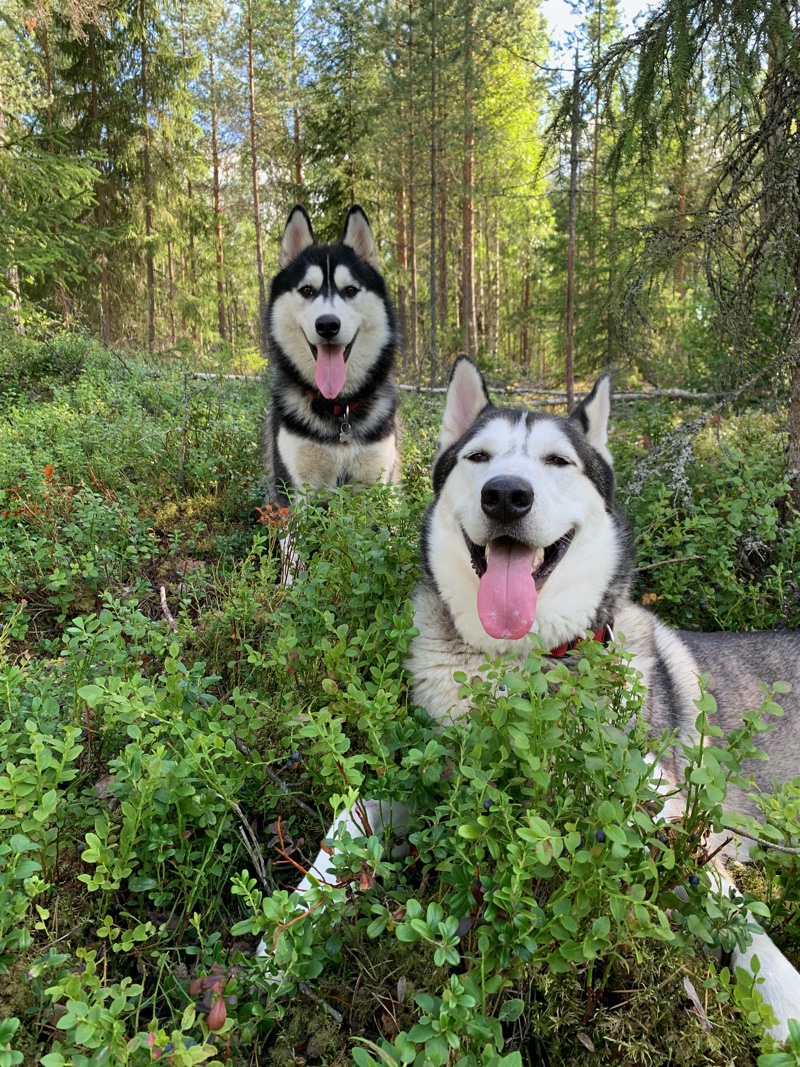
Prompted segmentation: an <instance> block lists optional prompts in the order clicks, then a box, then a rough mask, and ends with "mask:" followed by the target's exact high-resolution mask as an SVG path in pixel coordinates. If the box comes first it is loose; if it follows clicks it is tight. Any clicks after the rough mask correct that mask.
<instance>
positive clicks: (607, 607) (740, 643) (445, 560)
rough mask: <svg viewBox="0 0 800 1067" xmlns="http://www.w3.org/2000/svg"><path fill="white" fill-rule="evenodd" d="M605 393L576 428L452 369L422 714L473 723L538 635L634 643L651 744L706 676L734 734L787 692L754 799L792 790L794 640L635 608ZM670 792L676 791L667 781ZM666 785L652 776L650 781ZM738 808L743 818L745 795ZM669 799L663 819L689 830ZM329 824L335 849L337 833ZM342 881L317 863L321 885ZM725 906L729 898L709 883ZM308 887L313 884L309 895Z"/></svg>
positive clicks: (436, 472) (781, 987)
mask: <svg viewBox="0 0 800 1067" xmlns="http://www.w3.org/2000/svg"><path fill="white" fill-rule="evenodd" d="M609 409H610V379H609V378H608V377H607V376H605V377H603V378H601V379H600V380H599V381H598V382H597V384H596V385H595V387H594V389H593V390H592V392H591V393H590V395H589V396H588V397H587V398H586V399H585V400H584V401H583V402H582V403H581V404H580V405H579V406H578V407H577V408H576V410H575V411H574V412H573V413H572V415H570V416H569V417H568V418H561V417H558V416H554V415H546V414H532V413H531V412H528V411H524V410H519V409H510V408H498V407H494V406H493V405H492V404H491V403H490V401H489V398H488V396H487V393H486V389H485V386H484V382H483V379H482V377H481V375H480V372H479V371H478V369H477V367H476V366H475V365H474V364H473V363H471V362H470V361H469V360H468V359H466V358H464V357H462V358H461V359H459V360H458V361H457V362H456V364H455V367H454V369H453V374H452V378H451V381H450V387H449V389H448V393H447V398H446V402H445V410H444V417H443V422H442V427H441V431H440V434H439V451H438V455H437V458H436V461H435V463H434V468H433V488H434V500H433V502H432V504H431V505H430V507H429V509H428V511H427V514H426V517H425V522H424V527H423V534H422V555H423V568H424V576H423V579H422V581H421V583H420V585H419V587H418V589H417V592H416V595H415V601H414V603H415V619H414V625H415V627H416V629H417V630H418V631H419V636H418V637H416V638H415V639H414V642H413V644H412V648H411V656H410V661H409V663H408V667H409V669H410V671H411V675H412V679H413V685H414V689H413V692H414V699H415V701H416V702H417V703H418V704H420V705H421V706H422V707H424V708H425V709H426V710H427V711H428V712H429V714H430V715H431V716H433V717H434V718H435V719H439V720H441V721H443V722H444V721H449V720H450V719H451V718H452V717H453V716H454V715H455V716H458V715H459V714H460V713H463V712H465V711H466V710H467V708H466V707H465V706H464V703H463V701H462V699H461V697H460V696H459V690H460V688H461V687H460V685H459V683H458V682H456V681H455V680H454V678H453V675H454V674H455V672H457V671H458V672H465V673H466V674H467V676H468V677H471V676H474V675H480V674H481V667H482V666H483V665H485V663H486V662H487V660H491V659H494V658H495V657H496V656H498V655H501V654H509V653H510V654H512V655H513V656H514V657H516V658H518V659H519V661H520V662H522V663H524V661H525V659H526V658H527V654H528V652H529V650H530V648H531V644H532V635H535V636H536V638H537V639H538V640H539V641H540V643H541V644H542V645H543V646H544V647H545V648H548V649H551V650H552V653H551V654H552V655H554V656H561V655H564V654H565V652H568V651H569V650H570V649H571V648H572V646H573V644H574V642H575V641H576V640H579V639H580V638H582V637H583V636H584V635H585V633H586V632H587V631H594V633H595V636H596V637H597V638H598V639H601V638H603V637H604V635H605V634H607V633H610V632H611V631H612V628H613V631H614V632H616V633H617V634H619V635H621V636H623V637H624V639H625V646H626V648H627V651H628V652H630V653H633V657H634V658H633V666H634V667H635V668H636V669H637V670H638V671H640V672H641V674H642V677H643V681H644V684H645V685H646V687H647V689H648V697H647V699H646V703H645V708H644V716H645V721H646V722H648V723H649V725H650V726H651V727H652V728H653V729H654V730H655V731H656V732H657V733H659V734H660V733H662V732H663V731H672V730H677V731H678V734H679V736H681V737H683V738H686V739H689V738H691V737H693V735H694V724H695V720H696V718H697V707H696V705H695V701H696V700H697V699H698V697H699V695H700V690H699V685H698V676H699V675H700V674H702V673H706V672H710V673H712V675H713V679H714V682H713V687H712V691H713V693H714V696H715V698H716V700H717V704H718V716H717V717H716V719H715V722H717V723H718V724H719V725H720V726H721V727H722V729H723V731H725V732H726V733H727V732H728V731H730V730H731V729H733V728H734V727H735V726H737V725H738V724H739V723H740V722H741V716H742V714H743V713H744V712H745V711H746V710H748V709H751V708H757V707H759V706H760V704H761V702H762V700H763V693H762V690H761V688H760V685H759V683H760V682H761V681H764V682H767V683H772V682H774V681H778V680H780V681H783V682H786V683H788V684H789V685H790V686H791V690H790V692H789V694H788V695H786V696H784V697H783V698H782V703H783V705H784V708H785V711H786V714H785V716H784V717H783V718H781V719H779V720H778V726H777V729H776V730H774V732H771V733H766V734H763V735H759V743H760V744H761V746H762V747H763V748H764V749H765V751H766V752H767V754H768V755H769V762H768V763H762V762H758V763H757V764H756V766H755V768H754V770H755V775H756V779H757V781H758V782H759V784H761V785H763V786H764V787H768V786H769V784H770V782H771V780H774V779H777V780H779V781H786V780H787V779H789V778H791V777H793V776H794V775H795V774H797V773H798V772H799V771H800V634H793V633H752V634H697V633H684V632H680V631H676V630H672V629H670V628H669V627H667V626H665V625H664V624H663V623H661V622H660V621H659V620H658V619H657V618H656V617H655V616H654V615H652V614H651V613H650V612H648V611H647V610H645V609H644V608H642V607H640V606H639V605H637V604H635V603H633V602H632V601H631V599H630V586H631V577H632V573H633V567H634V561H633V553H632V544H631V538H630V534H629V532H628V527H627V524H626V523H625V520H624V519H623V518H622V517H621V516H620V514H619V513H618V512H617V511H616V510H615V508H614V471H613V466H612V460H611V456H610V453H609V451H608V448H607V430H608V417H609ZM659 771H660V775H661V780H662V786H663V789H664V791H665V792H669V787H670V783H673V782H675V781H676V779H678V778H679V773H678V769H677V768H676V767H674V766H666V765H664V766H660V768H659ZM656 773H658V772H656ZM728 804H729V805H730V806H731V807H732V808H733V809H734V810H748V801H747V800H746V798H745V797H744V796H743V794H742V793H741V792H737V791H731V792H730V793H729V795H728ZM363 808H364V809H365V811H362V812H361V813H360V814H359V817H358V818H355V817H354V816H353V815H352V814H351V815H349V816H343V817H342V819H341V820H340V821H339V823H338V824H337V825H340V826H342V827H345V828H346V829H347V830H348V831H349V832H350V833H351V834H352V835H353V836H359V835H361V834H363V829H362V827H363V821H364V814H366V815H367V817H368V819H369V823H370V828H371V829H372V831H373V832H374V833H379V832H380V829H381V827H382V826H383V825H384V824H385V823H386V822H387V820H388V819H391V821H392V823H393V824H394V827H395V828H397V827H398V825H400V826H402V824H403V823H404V822H405V818H406V817H405V813H404V811H403V810H402V807H401V806H400V805H398V804H388V803H383V804H379V803H377V802H374V801H373V802H371V803H370V802H367V804H365V805H363ZM680 815H681V810H680V805H679V802H678V801H677V800H676V799H673V798H670V799H669V800H668V801H667V804H666V805H665V809H664V811H663V813H662V817H663V818H666V819H670V818H679V817H680ZM337 825H335V826H334V827H333V828H332V830H331V832H330V834H329V837H334V836H335V835H336V834H337ZM331 872H332V866H331V864H330V861H329V859H328V856H327V854H326V853H325V852H321V853H320V855H319V857H318V859H317V861H316V863H315V865H314V867H313V868H312V873H313V875H314V876H315V877H317V878H324V877H325V876H326V874H330V873H331ZM714 873H715V876H717V877H718V878H719V881H720V883H721V887H722V888H723V889H724V890H725V891H727V890H728V889H729V888H731V885H732V883H731V882H730V881H729V879H728V877H727V875H726V874H725V873H724V869H723V868H722V867H721V866H720V867H719V868H718V869H717V870H716V871H715V872H714ZM310 884H311V882H310V880H309V879H308V877H307V878H306V879H304V881H303V882H302V883H301V885H300V886H299V887H298V888H299V889H300V891H301V892H302V891H304V890H305V889H307V888H308V887H309V886H310ZM755 954H757V955H758V957H759V961H760V963H761V973H762V975H763V976H764V978H765V982H764V984H763V985H762V986H761V993H762V995H763V996H764V999H765V1000H766V1001H767V1002H768V1003H770V1004H771V1006H772V1009H773V1011H774V1012H775V1015H776V1018H777V1019H778V1026H777V1027H776V1028H775V1031H774V1033H775V1036H776V1037H778V1038H784V1037H785V1036H786V1035H787V1033H788V1020H789V1019H790V1018H800V974H798V972H797V971H796V970H795V969H794V967H793V966H792V965H791V964H790V963H789V961H788V960H787V959H786V958H785V957H784V956H783V955H782V953H781V952H780V951H779V950H778V948H777V947H776V946H775V945H774V944H773V942H772V941H771V940H770V939H769V938H768V937H767V936H766V935H765V934H758V935H757V936H756V937H755V938H754V940H753V943H752V945H751V946H750V948H749V949H748V950H747V951H746V952H745V953H738V954H735V958H734V962H735V964H736V965H738V966H744V967H746V968H748V967H749V961H750V958H751V957H752V956H753V955H755Z"/></svg>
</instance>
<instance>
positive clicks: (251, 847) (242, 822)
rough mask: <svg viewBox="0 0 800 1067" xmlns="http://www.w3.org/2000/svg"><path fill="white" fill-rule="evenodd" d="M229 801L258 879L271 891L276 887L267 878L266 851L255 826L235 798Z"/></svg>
mask: <svg viewBox="0 0 800 1067" xmlns="http://www.w3.org/2000/svg"><path fill="white" fill-rule="evenodd" d="M228 803H229V804H230V806H231V807H232V808H233V810H234V811H235V812H236V814H237V815H238V816H239V835H240V836H241V838H242V844H243V845H244V847H245V851H246V852H247V855H248V856H249V857H250V859H251V861H252V864H253V866H254V867H255V869H256V874H257V875H258V880H259V882H261V885H262V886H263V887H264V889H266V890H267V892H268V893H271V892H272V890H273V889H274V888H275V887H274V886H273V885H272V883H271V882H270V880H269V879H268V878H267V865H266V863H265V862H264V853H263V852H262V851H261V846H260V845H259V843H258V838H257V837H256V835H255V834H254V833H253V828H252V826H251V825H250V823H249V822H248V821H247V819H246V818H245V817H244V812H243V811H242V809H241V808H240V807H239V805H238V804H237V803H236V801H235V800H230V799H229V800H228Z"/></svg>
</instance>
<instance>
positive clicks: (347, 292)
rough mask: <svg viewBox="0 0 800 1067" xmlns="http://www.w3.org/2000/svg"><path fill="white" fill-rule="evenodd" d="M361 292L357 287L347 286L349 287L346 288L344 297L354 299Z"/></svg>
mask: <svg viewBox="0 0 800 1067" xmlns="http://www.w3.org/2000/svg"><path fill="white" fill-rule="evenodd" d="M360 292H361V290H360V289H359V288H358V286H357V285H347V286H345V290H344V295H345V296H351V297H352V296H356V295H357V294H358V293H360Z"/></svg>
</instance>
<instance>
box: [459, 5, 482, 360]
mask: <svg viewBox="0 0 800 1067" xmlns="http://www.w3.org/2000/svg"><path fill="white" fill-rule="evenodd" d="M473 16H474V11H473V7H472V0H468V3H467V12H466V27H465V31H464V163H463V192H462V202H461V256H462V259H461V264H462V265H461V285H462V290H461V298H462V315H461V318H462V323H463V328H464V351H465V352H466V354H467V355H468V356H470V357H471V358H473V359H474V357H475V356H476V355H477V354H478V324H477V319H476V313H475V116H474V107H473V94H474V55H473V45H474V42H473Z"/></svg>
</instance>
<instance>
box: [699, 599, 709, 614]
mask: <svg viewBox="0 0 800 1067" xmlns="http://www.w3.org/2000/svg"><path fill="white" fill-rule="evenodd" d="M707 607H708V604H707V602H706V598H705V597H704V596H701V597H700V610H701V611H705V610H706V608H707Z"/></svg>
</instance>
